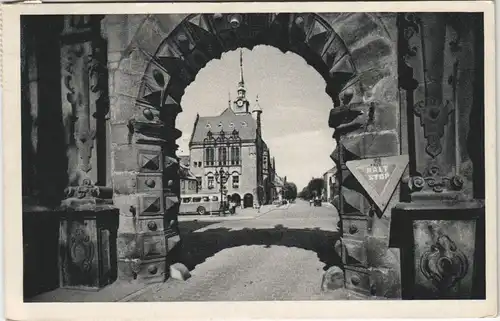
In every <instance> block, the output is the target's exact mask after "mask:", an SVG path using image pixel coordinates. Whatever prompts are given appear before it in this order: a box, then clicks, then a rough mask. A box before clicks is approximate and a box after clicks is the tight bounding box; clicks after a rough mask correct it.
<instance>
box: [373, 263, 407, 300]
mask: <svg viewBox="0 0 500 321" xmlns="http://www.w3.org/2000/svg"><path fill="white" fill-rule="evenodd" d="M399 271H400V270H399V269H383V268H382V269H380V268H372V269H371V271H370V292H371V293H370V294H371V295H373V296H377V297H384V298H387V299H401V274H400V272H399Z"/></svg>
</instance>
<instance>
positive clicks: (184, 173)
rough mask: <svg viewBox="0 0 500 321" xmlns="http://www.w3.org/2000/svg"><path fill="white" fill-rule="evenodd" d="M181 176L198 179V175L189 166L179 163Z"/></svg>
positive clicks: (181, 177)
mask: <svg viewBox="0 0 500 321" xmlns="http://www.w3.org/2000/svg"><path fill="white" fill-rule="evenodd" d="M179 177H180V179H185V180H196V176H194V174H193V173H191V171H190V170H189V167H186V166H184V165H183V164H179Z"/></svg>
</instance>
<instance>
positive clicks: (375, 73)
mask: <svg viewBox="0 0 500 321" xmlns="http://www.w3.org/2000/svg"><path fill="white" fill-rule="evenodd" d="M390 75H391V71H390V70H388V69H386V68H374V69H369V70H365V71H363V72H361V73H360V74H359V76H358V77H359V82H360V84H361V87H362V88H363V90H364V91H366V90H371V89H372V88H374V87H375V86H376V85H377V83H379V82H380V81H381V80H382V79H384V78H385V77H387V76H390Z"/></svg>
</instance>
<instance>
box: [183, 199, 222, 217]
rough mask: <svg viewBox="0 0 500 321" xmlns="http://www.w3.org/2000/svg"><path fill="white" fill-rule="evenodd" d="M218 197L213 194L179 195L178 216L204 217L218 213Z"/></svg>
mask: <svg viewBox="0 0 500 321" xmlns="http://www.w3.org/2000/svg"><path fill="white" fill-rule="evenodd" d="M219 198H220V197H219V196H218V195H213V194H189V195H181V204H180V207H179V215H186V214H199V215H206V214H211V213H218V212H219V211H220V199H219Z"/></svg>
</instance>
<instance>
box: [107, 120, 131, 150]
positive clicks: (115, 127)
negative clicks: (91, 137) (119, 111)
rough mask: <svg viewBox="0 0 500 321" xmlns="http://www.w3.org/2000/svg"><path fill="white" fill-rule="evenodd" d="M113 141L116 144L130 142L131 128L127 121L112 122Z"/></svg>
mask: <svg viewBox="0 0 500 321" xmlns="http://www.w3.org/2000/svg"><path fill="white" fill-rule="evenodd" d="M110 139H111V142H112V144H116V145H126V144H130V142H131V137H130V130H129V128H128V125H127V124H125V123H117V124H113V123H111V137H110Z"/></svg>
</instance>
